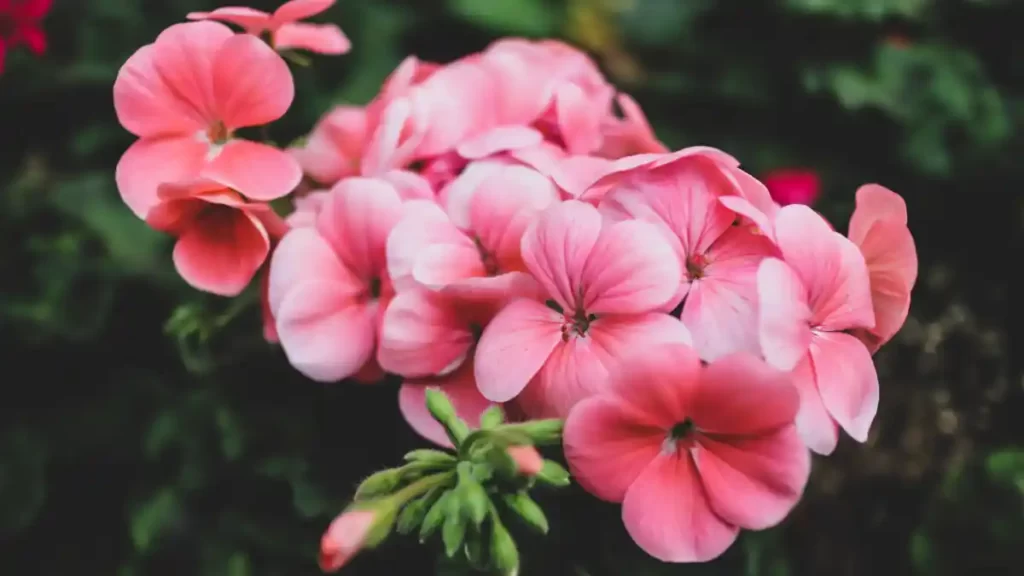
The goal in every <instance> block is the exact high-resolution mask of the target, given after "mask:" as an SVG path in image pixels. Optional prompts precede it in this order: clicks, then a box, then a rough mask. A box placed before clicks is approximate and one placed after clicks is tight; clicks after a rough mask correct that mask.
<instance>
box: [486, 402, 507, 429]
mask: <svg viewBox="0 0 1024 576" xmlns="http://www.w3.org/2000/svg"><path fill="white" fill-rule="evenodd" d="M504 421H505V411H504V410H502V409H501V406H497V405H495V406H491V407H490V408H488V409H487V410H484V413H483V414H481V415H480V428H482V429H484V430H487V429H490V428H494V427H496V426H500V425H501V424H502V423H503V422H504Z"/></svg>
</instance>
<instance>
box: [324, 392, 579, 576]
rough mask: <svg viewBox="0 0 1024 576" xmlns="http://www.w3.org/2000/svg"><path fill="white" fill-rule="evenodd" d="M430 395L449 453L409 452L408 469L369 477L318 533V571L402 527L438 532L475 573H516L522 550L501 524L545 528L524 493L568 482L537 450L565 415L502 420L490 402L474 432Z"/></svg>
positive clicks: (424, 535)
mask: <svg viewBox="0 0 1024 576" xmlns="http://www.w3.org/2000/svg"><path fill="white" fill-rule="evenodd" d="M426 396H427V408H428V409H429V410H430V413H431V415H433V417H434V419H436V420H437V421H438V422H440V423H441V425H442V426H443V427H444V429H445V431H446V433H447V434H448V438H449V439H450V440H451V443H452V445H453V446H454V453H452V452H446V451H442V450H431V449H425V450H413V451H412V452H409V453H408V454H406V455H405V462H406V463H405V464H404V465H402V466H400V467H397V468H391V469H388V470H382V471H380V472H376V473H374V474H372V475H371V476H370V477H368V478H366V480H364V481H363V482H362V484H360V485H359V488H358V489H357V490H356V494H355V496H354V498H353V503H352V504H351V505H350V506H349V508H348V509H347V510H346V511H345V512H344V513H343V514H342V515H341V516H339V517H338V518H337V519H336V520H335V522H334V524H332V526H331V528H329V529H328V531H327V533H326V534H325V535H324V539H323V541H322V543H321V558H320V564H321V568H323V569H324V570H326V571H333V570H337V569H338V568H340V567H341V566H342V565H344V563H345V562H347V560H348V559H349V558H350V557H351V556H352V555H353V554H355V553H356V552H358V551H359V550H360V549H364V548H373V547H375V546H377V545H378V544H380V543H381V542H383V541H384V540H385V539H386V538H387V537H388V536H389V535H390V534H391V533H392V532H398V533H399V534H416V535H418V537H419V539H420V542H426V541H427V540H428V539H431V538H433V537H435V535H437V534H440V540H441V542H442V543H443V545H444V551H445V554H446V555H447V556H448V557H449V558H456V557H457V556H459V555H461V556H462V557H464V558H465V560H466V562H467V563H468V564H469V565H470V566H472V567H474V568H476V569H478V570H481V571H492V572H498V573H500V574H505V575H515V574H517V573H518V571H519V550H518V549H517V547H516V543H515V541H514V540H513V538H512V536H511V534H510V533H509V530H508V528H507V526H506V521H507V520H508V519H510V518H515V519H517V521H518V522H519V523H520V524H523V525H525V526H527V527H529V528H532V529H533V530H536V531H537V532H540V533H542V534H543V533H547V531H548V521H547V518H546V517H545V515H544V511H543V510H541V508H540V506H538V505H537V503H536V502H534V500H533V499H532V498H531V497H530V495H529V491H530V489H531V488H533V487H534V486H536V485H537V484H541V485H546V486H551V487H563V486H567V485H568V484H569V473H568V472H567V471H566V470H565V468H563V467H562V466H560V465H559V464H558V463H556V462H553V461H551V460H545V459H544V458H543V457H541V455H540V453H539V452H537V449H536V448H535V446H540V445H547V444H558V443H560V442H561V437H562V421H561V420H534V421H528V422H522V423H506V422H505V418H504V414H503V412H502V410H501V408H500V407H497V406H494V407H491V408H490V409H488V410H487V411H486V412H484V413H483V414H482V415H481V418H480V428H479V429H477V430H471V429H470V428H469V426H468V425H467V424H466V423H465V422H464V421H463V420H461V419H460V418H459V417H458V416H457V415H456V413H455V408H454V407H453V406H452V404H451V402H450V401H449V400H448V398H447V396H445V395H444V393H443V392H441V391H440V390H436V389H431V390H428V391H427V395H426Z"/></svg>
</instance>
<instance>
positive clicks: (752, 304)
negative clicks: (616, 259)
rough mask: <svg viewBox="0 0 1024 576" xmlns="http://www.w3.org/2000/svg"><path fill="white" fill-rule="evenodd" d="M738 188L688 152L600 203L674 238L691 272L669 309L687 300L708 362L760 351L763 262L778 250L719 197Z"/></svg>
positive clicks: (639, 173) (628, 179)
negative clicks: (759, 300) (760, 273)
mask: <svg viewBox="0 0 1024 576" xmlns="http://www.w3.org/2000/svg"><path fill="white" fill-rule="evenodd" d="M736 192H737V188H736V186H735V184H734V182H733V181H732V180H731V179H730V178H729V176H728V174H727V173H726V172H725V171H723V170H722V168H721V166H720V164H719V163H717V162H715V161H714V160H713V159H712V158H709V156H708V155H707V154H689V155H684V156H680V157H678V158H677V159H676V160H674V161H673V162H669V163H665V164H661V165H659V166H657V167H650V166H642V167H640V168H637V169H635V170H633V171H631V172H628V173H626V174H625V175H623V176H622V177H621V179H620V180H619V182H618V184H617V185H615V186H613V187H612V189H611V190H610V191H609V192H607V193H606V195H605V196H604V199H603V200H602V201H601V209H602V211H603V212H605V213H606V214H609V215H611V216H612V217H615V218H619V219H625V218H636V219H640V220H646V221H648V222H652V223H653V224H655V225H657V226H658V229H659V230H661V231H662V232H663V233H664V234H665V237H666V238H667V239H668V240H669V242H670V243H671V245H672V248H673V250H674V251H675V253H676V258H677V259H678V260H679V262H680V264H681V265H682V266H683V270H684V273H683V281H682V283H681V284H680V285H678V286H677V287H676V293H675V296H674V298H673V299H672V300H670V301H669V302H668V304H667V305H666V308H667V309H669V310H671V309H672V308H675V307H676V306H677V305H679V303H680V302H682V305H683V308H682V313H681V315H680V319H681V320H682V322H683V324H684V325H686V327H687V328H689V329H690V331H691V333H692V334H693V340H694V347H695V348H696V349H697V352H699V353H700V356H701V358H703V359H704V360H707V361H711V360H714V359H716V358H719V357H721V356H724V355H726V354H729V353H731V352H736V351H740V350H742V351H746V352H750V353H753V354H757V353H759V352H760V349H761V348H760V342H759V340H758V332H757V266H758V264H760V262H761V260H762V259H764V258H765V257H766V256H771V255H774V254H776V251H775V248H774V246H773V245H772V243H771V242H770V241H769V240H768V239H767V238H765V237H764V236H763V235H761V234H758V233H756V232H754V231H752V230H751V229H750V227H746V226H736V225H735V224H736V223H737V219H738V215H737V214H736V213H735V212H733V211H732V210H729V209H728V208H726V207H725V206H724V205H723V204H722V203H721V202H720V198H721V197H723V196H726V195H729V194H735V193H736ZM684 298H685V301H684Z"/></svg>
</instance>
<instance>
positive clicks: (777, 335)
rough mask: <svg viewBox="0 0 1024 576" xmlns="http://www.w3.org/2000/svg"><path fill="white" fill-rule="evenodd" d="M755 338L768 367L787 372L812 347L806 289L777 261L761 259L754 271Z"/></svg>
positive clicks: (787, 267) (795, 276)
mask: <svg viewBox="0 0 1024 576" xmlns="http://www.w3.org/2000/svg"><path fill="white" fill-rule="evenodd" d="M757 295H758V310H759V312H758V317H757V318H758V320H757V322H758V323H757V326H758V336H759V339H760V341H761V350H762V352H763V353H764V357H765V359H766V360H767V361H768V363H769V364H771V365H772V366H775V367H776V368H779V369H781V370H790V369H792V368H793V366H796V364H797V362H799V361H800V359H801V358H803V357H804V356H805V355H806V354H807V349H808V347H809V346H810V343H811V328H810V321H811V310H810V308H809V307H808V306H807V300H806V298H807V289H806V288H804V286H803V284H802V283H801V282H800V279H799V278H798V277H797V275H796V273H795V272H793V269H792V268H790V267H789V266H788V265H786V263H785V262H783V261H782V260H779V259H778V258H766V259H764V260H763V261H762V262H761V264H760V266H759V267H758V269H757Z"/></svg>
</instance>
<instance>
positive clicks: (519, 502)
mask: <svg viewBox="0 0 1024 576" xmlns="http://www.w3.org/2000/svg"><path fill="white" fill-rule="evenodd" d="M501 500H502V502H503V503H504V504H505V506H506V507H507V508H508V509H509V510H511V511H512V512H515V513H516V515H517V516H519V518H520V519H522V521H523V522H524V523H525V524H526V525H527V526H529V527H530V528H533V529H534V530H536V531H537V532H540V533H541V534H547V533H548V519H547V516H545V515H544V510H542V509H541V507H540V506H538V505H537V503H536V502H534V501H533V499H532V498H530V496H529V495H527V494H526V492H516V493H515V494H502V496H501Z"/></svg>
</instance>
